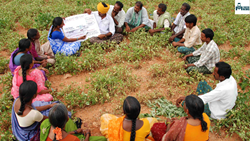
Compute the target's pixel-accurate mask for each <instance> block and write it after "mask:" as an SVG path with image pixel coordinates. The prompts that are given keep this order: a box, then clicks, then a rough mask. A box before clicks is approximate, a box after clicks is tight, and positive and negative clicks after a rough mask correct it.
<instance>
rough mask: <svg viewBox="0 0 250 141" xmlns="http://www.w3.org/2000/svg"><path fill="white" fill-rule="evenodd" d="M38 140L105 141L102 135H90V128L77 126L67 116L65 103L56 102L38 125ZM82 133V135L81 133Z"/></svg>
mask: <svg viewBox="0 0 250 141" xmlns="http://www.w3.org/2000/svg"><path fill="white" fill-rule="evenodd" d="M40 130H41V133H40V141H52V140H53V141H54V140H57V141H59V140H60V141H69V140H70V141H80V139H84V141H91V140H92V141H106V138H105V137H103V136H99V137H98V136H90V134H91V133H90V130H89V129H87V130H83V129H81V128H77V126H76V124H75V123H74V122H73V121H72V120H71V119H70V118H69V117H68V111H67V108H66V106H65V105H63V104H61V103H60V104H56V105H54V106H53V107H52V108H51V110H50V111H49V119H46V120H44V121H43V122H42V124H41V126H40ZM83 134H84V135H83Z"/></svg>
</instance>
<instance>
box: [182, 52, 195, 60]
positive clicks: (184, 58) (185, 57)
mask: <svg viewBox="0 0 250 141" xmlns="http://www.w3.org/2000/svg"><path fill="white" fill-rule="evenodd" d="M191 56H194V55H193V53H190V54H188V55H185V56H184V57H183V58H182V59H183V60H184V61H186V60H187V57H191Z"/></svg>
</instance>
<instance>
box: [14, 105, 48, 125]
mask: <svg viewBox="0 0 250 141" xmlns="http://www.w3.org/2000/svg"><path fill="white" fill-rule="evenodd" d="M15 114H16V117H17V121H18V123H19V125H20V126H21V127H29V126H31V125H32V124H33V123H35V122H36V121H37V122H40V121H42V119H43V115H42V114H41V113H40V112H39V111H37V110H34V109H31V110H30V112H29V113H28V114H27V115H26V116H24V117H21V116H19V115H18V114H17V113H16V112H15Z"/></svg>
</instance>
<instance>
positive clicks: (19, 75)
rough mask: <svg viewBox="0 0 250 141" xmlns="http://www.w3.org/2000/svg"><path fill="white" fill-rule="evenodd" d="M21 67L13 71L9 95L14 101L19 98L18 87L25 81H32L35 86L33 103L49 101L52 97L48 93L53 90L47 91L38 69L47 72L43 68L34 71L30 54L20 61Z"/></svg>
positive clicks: (43, 78)
mask: <svg viewBox="0 0 250 141" xmlns="http://www.w3.org/2000/svg"><path fill="white" fill-rule="evenodd" d="M20 64H21V66H18V67H17V68H16V69H15V71H14V77H13V79H12V88H11V95H12V96H13V98H14V99H16V98H18V97H19V87H20V86H21V84H22V83H23V82H25V81H27V80H32V81H34V82H36V84H37V87H38V89H37V94H38V95H37V96H36V97H35V98H33V102H34V101H46V102H47V101H51V100H53V97H52V95H51V94H49V92H52V91H53V89H47V88H46V87H45V77H44V76H43V73H42V72H41V70H40V69H42V70H44V71H48V70H46V69H44V68H39V69H36V68H35V69H34V68H33V65H34V60H33V59H32V56H31V55H30V54H25V55H23V56H22V57H21V59H20Z"/></svg>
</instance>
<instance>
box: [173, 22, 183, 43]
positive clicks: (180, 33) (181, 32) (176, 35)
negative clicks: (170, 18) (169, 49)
mask: <svg viewBox="0 0 250 141" xmlns="http://www.w3.org/2000/svg"><path fill="white" fill-rule="evenodd" d="M174 26H176V25H175V24H174V25H173V26H172V27H174ZM185 30H186V29H183V30H182V31H180V32H178V33H176V34H174V35H172V36H171V37H170V38H169V41H171V42H172V41H173V40H174V38H175V37H178V36H180V35H182V34H183V33H184V32H185Z"/></svg>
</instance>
